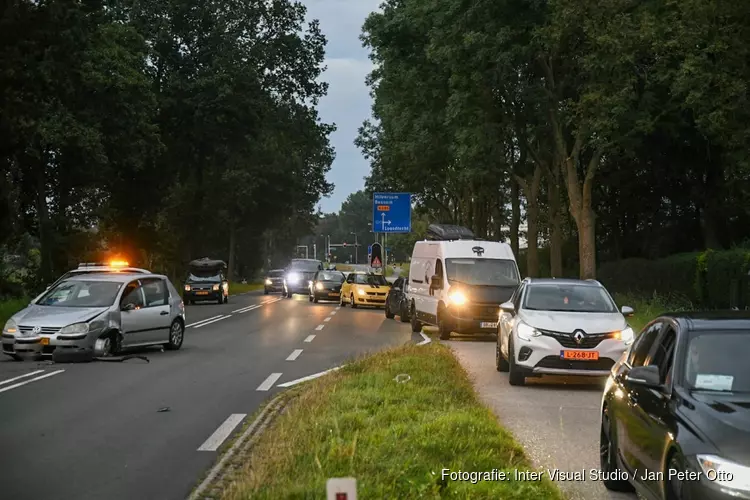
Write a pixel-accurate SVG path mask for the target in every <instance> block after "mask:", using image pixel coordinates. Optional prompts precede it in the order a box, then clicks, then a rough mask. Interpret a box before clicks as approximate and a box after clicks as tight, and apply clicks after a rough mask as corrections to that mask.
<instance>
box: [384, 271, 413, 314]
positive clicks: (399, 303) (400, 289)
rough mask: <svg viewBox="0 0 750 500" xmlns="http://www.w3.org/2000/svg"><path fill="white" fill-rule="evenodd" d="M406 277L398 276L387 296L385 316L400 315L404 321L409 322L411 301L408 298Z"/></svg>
mask: <svg viewBox="0 0 750 500" xmlns="http://www.w3.org/2000/svg"><path fill="white" fill-rule="evenodd" d="M405 288H406V279H405V278H398V279H397V280H396V281H394V282H393V286H392V287H391V289H390V290H389V291H388V296H387V297H386V298H385V317H386V318H388V319H393V318H395V317H396V316H398V317H399V318H400V319H401V322H402V323H408V322H409V302H408V300H407V299H406V290H405Z"/></svg>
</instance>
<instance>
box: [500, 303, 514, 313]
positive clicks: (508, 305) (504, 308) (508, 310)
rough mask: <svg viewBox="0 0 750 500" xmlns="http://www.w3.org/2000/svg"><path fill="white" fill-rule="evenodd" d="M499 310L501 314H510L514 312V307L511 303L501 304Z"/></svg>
mask: <svg viewBox="0 0 750 500" xmlns="http://www.w3.org/2000/svg"><path fill="white" fill-rule="evenodd" d="M500 309H501V310H502V311H503V312H506V313H511V314H512V313H514V312H516V306H514V305H513V302H503V303H502V304H500Z"/></svg>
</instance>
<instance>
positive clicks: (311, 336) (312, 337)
mask: <svg viewBox="0 0 750 500" xmlns="http://www.w3.org/2000/svg"><path fill="white" fill-rule="evenodd" d="M314 338H315V335H308V336H307V338H306V339H305V342H308V343H310V342H312V341H313V339H314Z"/></svg>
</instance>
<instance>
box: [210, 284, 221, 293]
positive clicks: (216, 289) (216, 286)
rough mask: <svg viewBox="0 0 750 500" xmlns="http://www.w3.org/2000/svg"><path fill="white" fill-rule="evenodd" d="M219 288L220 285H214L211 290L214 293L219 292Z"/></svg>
mask: <svg viewBox="0 0 750 500" xmlns="http://www.w3.org/2000/svg"><path fill="white" fill-rule="evenodd" d="M219 288H220V286H219V285H214V286H212V287H211V290H213V291H214V292H218V291H219Z"/></svg>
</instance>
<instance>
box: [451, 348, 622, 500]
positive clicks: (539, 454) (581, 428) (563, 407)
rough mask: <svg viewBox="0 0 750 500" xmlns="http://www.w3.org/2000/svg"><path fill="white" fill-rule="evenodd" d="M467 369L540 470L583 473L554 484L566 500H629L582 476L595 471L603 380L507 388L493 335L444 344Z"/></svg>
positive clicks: (554, 380) (555, 380)
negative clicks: (580, 478) (497, 363)
mask: <svg viewBox="0 0 750 500" xmlns="http://www.w3.org/2000/svg"><path fill="white" fill-rule="evenodd" d="M446 343H447V344H448V345H450V347H451V348H452V349H453V351H454V352H455V353H456V355H457V357H458V359H459V361H460V362H461V365H462V366H463V367H464V368H465V369H466V370H467V372H469V375H470V376H471V377H472V379H473V380H474V384H475V387H476V388H477V391H478V392H479V395H480V397H481V399H482V400H483V402H484V403H485V404H486V405H488V406H489V407H490V408H491V409H492V410H493V411H494V412H495V414H496V415H497V416H498V418H499V419H500V422H501V423H502V424H503V425H504V426H505V427H506V428H507V429H508V430H509V431H510V432H511V433H512V434H513V435H514V436H515V437H516V439H517V440H518V441H519V443H520V444H521V445H522V446H523V447H524V448H525V449H526V453H527V456H528V457H529V458H530V459H531V461H532V462H533V463H534V464H535V465H536V466H540V467H542V468H543V469H545V470H546V469H558V470H560V471H570V472H579V471H585V476H586V480H584V481H580V482H579V481H566V482H558V485H559V486H560V488H561V489H562V490H563V491H564V492H565V493H566V494H567V495H568V498H569V499H570V500H600V499H612V500H615V499H617V500H633V499H635V498H636V496H635V494H623V493H612V492H609V491H607V490H606V489H605V488H604V486H603V485H602V484H601V483H600V482H598V481H591V480H589V479H588V474H589V471H590V470H592V469H594V470H598V469H599V428H600V427H599V426H600V421H599V418H600V415H599V411H600V403H601V395H602V390H603V387H604V380H603V379H598V378H595V379H586V378H579V377H542V378H541V379H526V380H527V381H526V386H524V387H512V386H511V385H510V384H509V383H508V374H507V373H499V372H497V371H496V370H495V339H494V338H491V339H486V341H484V342H482V341H478V340H477V339H472V340H463V339H456V340H453V339H451V340H450V341H448V342H446Z"/></svg>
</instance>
